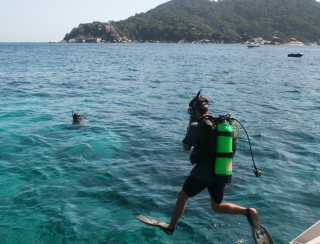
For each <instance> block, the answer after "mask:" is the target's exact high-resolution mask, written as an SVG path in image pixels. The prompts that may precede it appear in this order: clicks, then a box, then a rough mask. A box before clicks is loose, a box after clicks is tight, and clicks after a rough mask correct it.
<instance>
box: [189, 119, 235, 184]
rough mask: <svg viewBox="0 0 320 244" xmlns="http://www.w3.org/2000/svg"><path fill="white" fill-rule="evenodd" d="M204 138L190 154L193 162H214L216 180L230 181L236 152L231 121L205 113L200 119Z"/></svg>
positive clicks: (221, 181)
mask: <svg viewBox="0 0 320 244" xmlns="http://www.w3.org/2000/svg"><path fill="white" fill-rule="evenodd" d="M198 123H200V125H201V130H202V131H201V133H202V135H203V137H202V138H203V139H202V140H201V141H200V142H198V144H197V145H195V146H194V149H193V151H192V153H191V155H190V160H191V163H201V162H212V165H213V167H212V168H213V170H214V179H213V180H214V182H217V183H222V184H223V183H230V182H231V178H232V160H233V157H234V155H235V152H236V140H235V138H234V133H233V129H232V126H231V121H228V120H226V119H224V118H223V117H220V116H219V117H212V116H210V115H205V116H203V117H202V118H200V120H199V121H198Z"/></svg>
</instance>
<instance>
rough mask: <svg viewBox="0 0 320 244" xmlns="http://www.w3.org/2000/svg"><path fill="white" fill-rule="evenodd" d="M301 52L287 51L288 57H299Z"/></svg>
mask: <svg viewBox="0 0 320 244" xmlns="http://www.w3.org/2000/svg"><path fill="white" fill-rule="evenodd" d="M302 56H303V54H302V53H289V54H288V57H296V58H300V57H302Z"/></svg>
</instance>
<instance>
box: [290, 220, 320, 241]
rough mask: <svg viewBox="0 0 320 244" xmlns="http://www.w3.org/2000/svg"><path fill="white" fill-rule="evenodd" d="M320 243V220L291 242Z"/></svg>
mask: <svg viewBox="0 0 320 244" xmlns="http://www.w3.org/2000/svg"><path fill="white" fill-rule="evenodd" d="M319 243H320V220H319V221H318V222H317V223H315V224H314V225H312V226H311V227H310V228H309V229H307V230H306V231H304V232H303V233H302V234H301V235H299V236H297V237H296V238H295V239H293V240H292V241H291V242H289V244H319Z"/></svg>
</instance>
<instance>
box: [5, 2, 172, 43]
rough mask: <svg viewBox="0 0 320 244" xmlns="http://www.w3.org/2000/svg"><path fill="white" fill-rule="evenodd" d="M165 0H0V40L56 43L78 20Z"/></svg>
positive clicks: (129, 12) (126, 13) (117, 15)
mask: <svg viewBox="0 0 320 244" xmlns="http://www.w3.org/2000/svg"><path fill="white" fill-rule="evenodd" d="M168 1H169V0H52V1H48V0H0V42H59V41H61V40H62V39H63V38H64V36H65V34H67V33H69V32H70V31H71V30H72V29H73V28H75V27H78V25H79V24H82V23H92V22H93V21H100V22H108V21H110V20H115V21H118V20H124V19H127V18H129V17H130V16H133V15H135V14H138V13H142V12H147V11H149V10H150V9H153V8H155V7H157V6H158V5H160V4H163V3H165V2H168Z"/></svg>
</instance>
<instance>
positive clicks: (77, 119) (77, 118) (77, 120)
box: [72, 112, 83, 124]
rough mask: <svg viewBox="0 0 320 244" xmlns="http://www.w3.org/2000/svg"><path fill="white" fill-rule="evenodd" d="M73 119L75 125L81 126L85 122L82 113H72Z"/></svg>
mask: <svg viewBox="0 0 320 244" xmlns="http://www.w3.org/2000/svg"><path fill="white" fill-rule="evenodd" d="M72 119H73V123H74V124H79V123H80V122H81V121H82V120H83V117H82V116H81V114H80V113H78V112H75V113H72Z"/></svg>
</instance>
